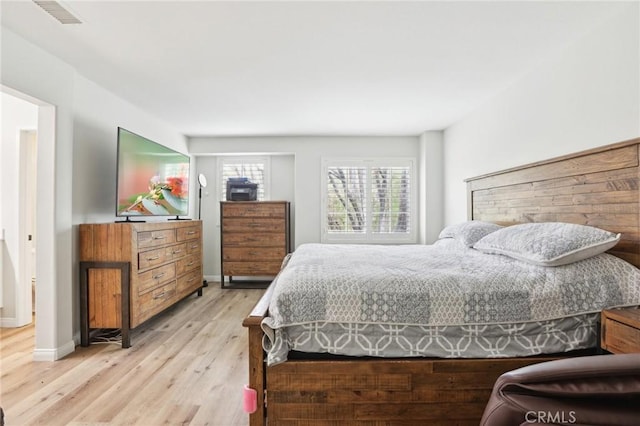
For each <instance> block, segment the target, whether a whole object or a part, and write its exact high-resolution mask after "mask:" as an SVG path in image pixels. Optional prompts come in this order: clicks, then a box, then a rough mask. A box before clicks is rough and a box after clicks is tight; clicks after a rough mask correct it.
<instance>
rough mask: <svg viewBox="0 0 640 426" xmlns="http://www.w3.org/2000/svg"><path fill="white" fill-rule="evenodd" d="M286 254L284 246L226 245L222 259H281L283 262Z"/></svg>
mask: <svg viewBox="0 0 640 426" xmlns="http://www.w3.org/2000/svg"><path fill="white" fill-rule="evenodd" d="M285 255H286V253H285V249H284V247H282V248H277V247H274V248H264V247H225V249H224V253H223V255H222V259H223V260H224V261H225V262H226V261H234V260H235V261H247V262H263V261H272V260H275V261H279V262H282V259H284V256H285Z"/></svg>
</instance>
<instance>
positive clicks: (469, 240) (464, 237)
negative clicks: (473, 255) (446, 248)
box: [438, 220, 502, 247]
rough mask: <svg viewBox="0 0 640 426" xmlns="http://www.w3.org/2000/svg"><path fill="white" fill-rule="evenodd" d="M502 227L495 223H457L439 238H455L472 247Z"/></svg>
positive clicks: (443, 231) (441, 233)
mask: <svg viewBox="0 0 640 426" xmlns="http://www.w3.org/2000/svg"><path fill="white" fill-rule="evenodd" d="M501 228H502V226H500V225H496V224H495V223H490V222H483V221H480V220H471V221H468V222H462V223H457V224H455V225H450V226H447V227H446V228H444V229H443V230H442V231H441V232H440V235H439V236H438V238H454V239H456V240H458V241H460V242H461V243H462V244H464V245H465V246H467V247H472V246H473V245H474V244H475V243H476V242H478V241H479V240H480V239H481V238H482V237H484V236H486V235H489V234H490V233H492V232H494V231H497V230H498V229H501Z"/></svg>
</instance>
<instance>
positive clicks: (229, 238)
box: [223, 232, 286, 248]
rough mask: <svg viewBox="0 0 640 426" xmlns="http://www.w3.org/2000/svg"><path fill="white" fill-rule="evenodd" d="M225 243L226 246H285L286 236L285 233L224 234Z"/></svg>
mask: <svg viewBox="0 0 640 426" xmlns="http://www.w3.org/2000/svg"><path fill="white" fill-rule="evenodd" d="M223 238H224V241H223V244H224V246H225V248H226V247H234V246H241V247H283V248H284V247H285V246H286V236H285V234H284V233H282V232H281V233H277V234H276V233H271V234H270V233H260V232H258V233H253V232H251V233H233V234H226V235H224V236H223Z"/></svg>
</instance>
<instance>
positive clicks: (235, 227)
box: [222, 217, 285, 233]
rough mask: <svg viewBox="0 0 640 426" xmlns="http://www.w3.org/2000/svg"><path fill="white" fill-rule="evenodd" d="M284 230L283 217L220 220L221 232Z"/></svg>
mask: <svg viewBox="0 0 640 426" xmlns="http://www.w3.org/2000/svg"><path fill="white" fill-rule="evenodd" d="M284 231H285V220H284V219H266V218H265V219H257V218H237V217H234V218H230V219H224V221H223V222H222V232H223V233H227V232H249V233H256V232H267V233H268V232H274V233H275V232H280V233H284Z"/></svg>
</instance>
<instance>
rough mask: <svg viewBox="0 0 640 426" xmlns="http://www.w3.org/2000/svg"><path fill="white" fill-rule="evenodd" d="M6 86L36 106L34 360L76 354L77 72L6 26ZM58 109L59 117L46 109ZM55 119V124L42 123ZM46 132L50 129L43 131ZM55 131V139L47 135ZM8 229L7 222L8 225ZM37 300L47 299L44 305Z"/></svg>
mask: <svg viewBox="0 0 640 426" xmlns="http://www.w3.org/2000/svg"><path fill="white" fill-rule="evenodd" d="M1 37H2V49H1V51H0V54H1V55H2V56H1V61H0V66H1V67H2V69H1V73H0V78H1V79H2V84H3V85H5V86H8V87H10V88H12V89H15V90H17V91H20V92H22V93H26V94H28V95H30V96H32V97H34V98H37V100H38V102H42V104H39V105H40V109H39V117H38V129H39V132H40V133H39V141H38V176H37V187H38V191H39V193H38V199H37V203H38V212H47V214H42V213H41V214H38V215H37V218H36V228H37V232H36V233H37V235H38V239H37V240H36V251H37V253H39V254H42V255H41V256H38V260H37V264H36V276H37V277H38V294H37V297H36V299H37V300H36V311H37V312H38V316H39V318H41V320H39V321H37V322H36V342H35V347H36V348H35V353H34V357H35V358H36V359H57V358H59V357H62V356H64V355H66V354H67V353H69V352H71V351H73V348H74V343H73V325H72V324H73V311H72V309H71V308H72V304H73V300H72V295H73V291H72V289H73V282H74V278H75V276H76V275H77V274H75V273H74V271H73V263H72V260H71V259H72V258H71V249H72V244H73V243H72V223H71V197H72V191H71V190H70V189H71V188H72V185H73V181H72V167H71V161H72V152H73V101H72V98H73V81H74V74H75V72H74V70H73V69H72V68H71V67H70V66H68V65H67V64H65V63H64V62H62V61H60V60H59V59H57V58H56V57H54V56H52V55H50V54H48V53H47V52H45V51H43V50H42V49H40V48H39V47H37V46H35V45H33V44H31V43H29V42H27V41H26V40H24V39H22V38H21V37H19V36H17V35H15V34H14V33H13V32H11V31H9V30H7V29H6V28H4V27H3V28H2V34H1ZM45 103H48V104H51V105H55V118H52V117H51V116H50V114H46V115H45V114H42V113H41V112H42V109H43V108H46V109H47V110H49V107H47V106H46V105H45ZM43 120H44V121H48V120H54V122H53V123H43ZM42 129H46V130H44V131H43V130H42ZM48 129H55V130H53V133H54V134H53V135H49V134H48V131H49V130H48ZM4 225H5V226H9V224H7V223H5V224H4ZM39 301H46V303H42V304H40V303H39Z"/></svg>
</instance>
